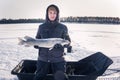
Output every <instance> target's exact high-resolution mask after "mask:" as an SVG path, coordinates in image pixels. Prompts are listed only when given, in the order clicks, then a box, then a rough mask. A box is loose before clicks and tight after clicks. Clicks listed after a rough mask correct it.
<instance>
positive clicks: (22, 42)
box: [18, 37, 25, 45]
mask: <svg viewBox="0 0 120 80" xmlns="http://www.w3.org/2000/svg"><path fill="white" fill-rule="evenodd" d="M18 40H19V42H18V45H23V44H24V42H25V40H23V39H22V38H20V37H18Z"/></svg>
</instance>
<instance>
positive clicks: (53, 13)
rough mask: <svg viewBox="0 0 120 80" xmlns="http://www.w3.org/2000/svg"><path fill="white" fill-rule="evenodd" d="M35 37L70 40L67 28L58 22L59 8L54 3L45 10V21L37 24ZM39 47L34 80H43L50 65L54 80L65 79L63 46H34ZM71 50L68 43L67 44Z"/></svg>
mask: <svg viewBox="0 0 120 80" xmlns="http://www.w3.org/2000/svg"><path fill="white" fill-rule="evenodd" d="M36 38H37V39H43V38H62V39H66V40H69V41H70V42H71V40H70V38H69V35H68V29H67V27H66V26H65V25H63V24H61V23H60V22H59V9H58V7H57V6H56V5H50V6H48V8H47V10H46V21H45V23H43V24H41V25H40V26H39V29H38V32H37V35H36ZM34 47H35V48H36V49H39V57H38V61H37V71H36V75H35V77H34V80H43V79H44V78H45V76H46V74H47V73H48V71H49V68H50V67H51V69H52V72H53V74H54V79H55V80H59V79H60V78H59V77H61V79H60V80H65V79H66V76H65V74H64V73H65V69H66V67H65V65H66V62H65V59H64V57H63V56H64V46H62V45H60V44H56V45H55V46H54V47H53V49H51V50H50V49H49V48H42V47H38V46H34ZM67 47H68V48H69V51H71V47H70V44H69V45H67Z"/></svg>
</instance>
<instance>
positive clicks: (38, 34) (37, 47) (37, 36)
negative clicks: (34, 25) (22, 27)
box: [34, 26, 41, 49]
mask: <svg viewBox="0 0 120 80" xmlns="http://www.w3.org/2000/svg"><path fill="white" fill-rule="evenodd" d="M35 38H36V39H41V36H40V26H39V28H38V31H37V34H36V37H35ZM34 48H35V49H40V47H39V46H37V45H34Z"/></svg>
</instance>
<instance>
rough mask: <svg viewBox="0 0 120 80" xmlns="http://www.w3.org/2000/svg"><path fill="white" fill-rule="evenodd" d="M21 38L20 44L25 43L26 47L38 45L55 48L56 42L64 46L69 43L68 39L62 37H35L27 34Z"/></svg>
mask: <svg viewBox="0 0 120 80" xmlns="http://www.w3.org/2000/svg"><path fill="white" fill-rule="evenodd" d="M18 39H19V43H18V44H19V45H25V46H26V47H29V46H34V45H37V46H39V47H44V48H53V47H54V45H55V44H61V45H62V46H64V45H66V44H69V43H70V42H69V41H68V40H65V39H62V38H46V39H34V38H32V37H29V36H25V37H24V39H22V38H18Z"/></svg>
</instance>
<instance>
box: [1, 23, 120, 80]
mask: <svg viewBox="0 0 120 80" xmlns="http://www.w3.org/2000/svg"><path fill="white" fill-rule="evenodd" d="M65 24H66V25H67V27H68V30H69V35H70V37H71V40H72V47H73V51H72V53H67V55H66V56H65V58H66V60H72V61H74V60H76V61H77V60H80V59H82V58H84V57H86V56H88V55H91V54H93V53H94V52H98V51H100V52H103V53H104V54H105V55H107V56H108V57H111V58H112V59H113V61H114V63H113V64H112V65H111V66H110V69H115V70H118V71H117V72H114V73H111V74H110V75H109V77H113V76H118V77H119V78H120V25H103V24H102V25H100V24H99V25H98V24H73V23H65ZM38 26H39V24H0V80H16V79H17V78H16V76H14V75H11V73H10V72H11V70H12V69H13V68H14V67H15V66H16V65H17V64H18V63H19V62H20V61H21V60H22V59H32V60H36V59H37V56H38V54H37V50H36V49H34V48H33V47H24V46H19V45H18V39H17V38H18V37H24V36H26V35H28V36H31V37H35V35H36V32H37V29H38ZM118 72H119V75H118ZM116 73H117V74H116ZM111 80H112V79H111Z"/></svg>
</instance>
